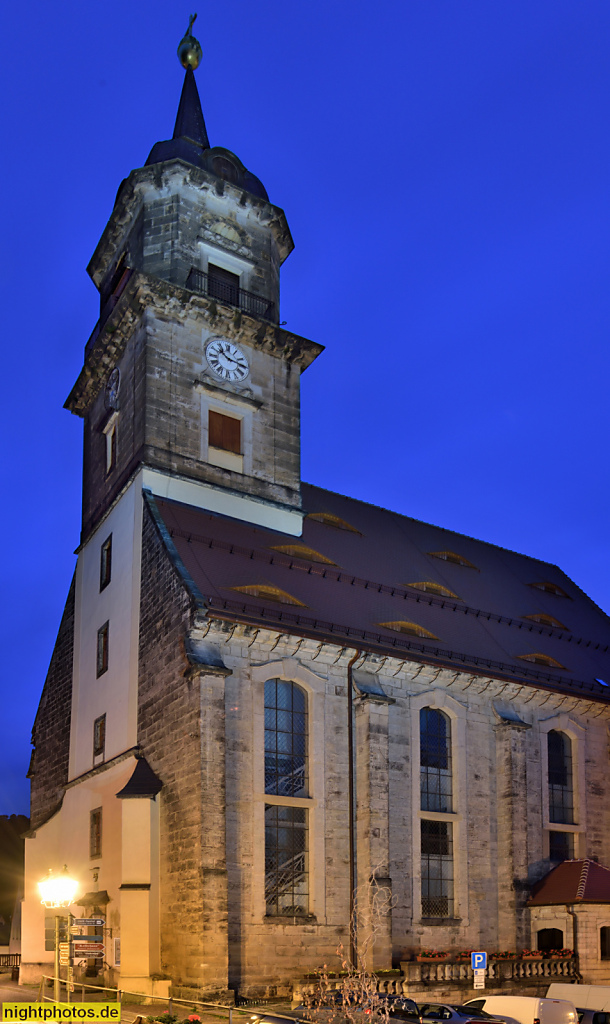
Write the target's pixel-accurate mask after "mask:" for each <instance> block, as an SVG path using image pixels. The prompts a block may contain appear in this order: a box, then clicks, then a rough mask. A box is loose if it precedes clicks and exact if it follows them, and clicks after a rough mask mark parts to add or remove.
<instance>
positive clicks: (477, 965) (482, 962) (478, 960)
mask: <svg viewBox="0 0 610 1024" xmlns="http://www.w3.org/2000/svg"><path fill="white" fill-rule="evenodd" d="M470 962H471V964H472V969H473V971H481V970H483V971H484V970H486V968H487V953H471V954H470Z"/></svg>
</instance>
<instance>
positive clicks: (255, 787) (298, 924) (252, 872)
mask: <svg viewBox="0 0 610 1024" xmlns="http://www.w3.org/2000/svg"><path fill="white" fill-rule="evenodd" d="M208 639H209V640H210V641H211V642H214V643H217V644H218V646H219V649H220V650H221V654H222V660H223V662H224V663H225V664H226V665H227V667H229V668H230V669H231V671H232V675H231V676H229V677H228V678H227V680H226V744H227V775H226V799H227V812H226V822H227V868H228V872H229V886H228V894H229V939H230V942H229V972H230V978H231V984H232V986H233V987H235V988H236V989H239V992H240V993H241V994H243V995H250V996H252V997H261V996H265V995H266V996H274V995H282V994H287V993H289V992H290V991H295V990H297V989H298V985H299V979H302V977H303V974H304V973H306V972H307V971H313V970H315V969H316V968H317V967H319V966H320V965H321V964H324V963H326V964H328V965H330V967H331V968H332V967H333V966H334V967H336V966H337V965H338V963H339V960H338V958H337V951H338V950H340V947H341V945H342V946H343V949H344V950H345V949H346V948H348V944H349V892H348V873H349V842H348V827H347V826H348V816H347V806H348V792H347V786H348V773H347V728H346V722H347V719H346V714H347V706H346V694H347V691H346V672H347V662H348V660H349V657H350V656H351V654H352V653H353V652H352V651H350V650H347V651H345V650H343V651H342V650H341V649H338V648H337V647H334V646H333V645H330V644H328V645H323V646H322V647H321V646H320V644H319V643H317V642H316V641H313V640H311V641H309V640H303V639H299V638H297V637H293V638H291V637H287V636H285V635H283V636H278V634H277V633H275V632H273V631H272V630H265V629H259V630H257V629H254V628H252V627H248V626H237V627H236V626H235V625H234V624H230V623H225V624H220V623H215V624H213V628H212V629H211V630H210V633H209V634H208ZM358 667H360V666H358ZM364 668H365V670H366V671H367V672H373V673H375V674H376V677H377V679H378V681H379V683H380V684H381V686H382V688H383V690H384V691H385V693H386V694H387V695H388V696H389V697H391V698H393V699H394V701H395V703H394V704H392V705H391V706H390V707H389V709H388V741H387V746H386V748H385V751H387V752H385V751H382V747H379V749H377V746H378V745H377V744H376V741H375V736H376V733H371V743H372V745H371V748H370V751H369V754H368V763H369V767H368V768H367V764H366V763H365V762H364V761H362V763H358V758H359V757H360V756H361V751H360V750H359V749H357V750H356V761H357V764H356V770H357V772H360V776H359V778H360V780H361V784H360V782H359V798H360V799H362V798H363V796H362V794H364V793H366V794H368V795H367V799H368V800H370V801H371V805H372V806H375V807H383V806H384V805H387V806H388V807H389V852H390V857H389V866H388V872H389V873H388V878H389V884H391V888H392V893H393V896H394V903H395V905H394V909H393V912H392V942H391V951H390V953H391V963H392V964H393V965H394V966H395V967H397V966H398V965H399V964H400V962H401V961H403V962H404V961H408V960H409V959H410V958H411V957H413V956H414V955H415V954H416V953H417V952H418V951H419V950H421V949H445V950H448V951H450V952H451V951H453V952H457V951H458V950H463V949H486V950H488V951H490V952H491V951H496V950H499V949H505V948H516V949H520V948H527V947H529V946H530V945H531V944H535V941H536V935H535V932H536V927H535V926H532V923H531V912H530V910H529V908H527V906H526V900H527V895H528V891H529V885H531V884H532V883H533V882H534V881H536V880H537V879H538V878H540V877H541V876H542V875H544V874H545V873H546V872H548V871H549V870H550V868H551V867H552V864H551V862H550V861H549V860H548V835H546V832H547V829H546V826H545V822H544V815H543V805H544V794H545V789H546V786H547V780H546V776H545V774H544V770H543V759H542V751H543V750H544V745H545V743H546V733H545V730H548V728H553V727H555V728H564V727H565V728H566V729H568V730H570V729H571V730H572V731H573V733H574V735H575V736H578V735H580V737H581V739H579V740H578V741H577V740H575V741H574V744H575V745H574V758H575V764H576V762H577V764H576V768H575V785H576V786H577V787H578V786H580V781H579V779H580V778H581V775H580V774H579V772H580V769H581V768H582V767H584V779H585V783H584V788H585V789H586V801H583V800H581V807H582V813H583V816H582V817H580V818H579V820H578V822H577V827H578V830H579V838H578V850H579V855H580V856H585V855H587V853H590V852H591V851H592V850H593V849H597V848H599V849H603V850H608V849H609V848H610V824H609V815H608V806H607V804H608V798H607V796H606V795H605V793H603V792H602V787H601V786H599V785H598V782H597V780H598V779H599V778H601V777H603V771H604V770H605V765H606V762H607V724H606V721H607V717H608V709H607V708H605V707H603V706H601V705H598V706H595V705H592V704H591V702H590V701H586V700H580V699H579V698H577V697H574V698H570V699H569V700H568V701H566V700H565V697H563V696H561V695H559V694H549V692H548V691H542V690H536V689H535V688H534V687H527V688H524V687H522V686H520V685H519V684H516V683H515V684H512V683H510V684H507V683H505V682H500V681H495V680H491V679H489V678H483V677H477V676H472V675H469V674H467V673H456V672H449V671H446V670H439V669H438V668H435V667H433V666H421V665H417V664H415V663H409V662H404V663H402V664H400V663H399V662H398V661H395V660H394V659H386V660H385V661H384V660H383V659H381V658H376V657H375V656H373V655H370V656H368V658H367V659H366V664H365V666H364ZM274 675H276V676H277V677H280V678H288V679H293V680H294V681H295V682H297V683H298V684H299V685H301V686H304V687H305V688H306V689H307V691H308V694H309V696H308V700H309V706H310V714H311V716H312V718H311V730H312V737H311V742H312V747H311V769H312V788H311V791H310V800H311V802H310V803H309V804H307V805H306V806H307V807H308V821H309V851H310V852H309V868H310V878H309V887H310V888H309V891H310V910H311V916H310V918H309V919H308V920H302V921H299V920H295V919H291V920H286V919H282V918H272V917H268V916H267V915H266V908H265V900H264V817H263V812H264V804H265V802H266V799H267V798H266V797H265V793H264V782H263V770H262V766H263V754H262V751H263V731H262V725H261V724H260V719H261V715H262V704H263V683H264V679H265V678H272V677H273V676H274ZM355 703H356V705H357V701H356V702H355ZM423 706H436V707H441V708H443V710H444V712H445V713H446V714H448V715H449V716H450V718H451V727H452V736H453V757H454V812H455V813H454V815H453V816H452V819H451V820H452V823H453V830H454V831H453V834H454V838H455V842H454V851H453V852H454V868H455V900H456V903H455V907H456V909H455V914H454V918H453V919H452V920H445V919H442V920H439V921H438V922H433V921H431V920H430V919H425V918H422V916H421V898H420V893H421V866H420V849H419V822H420V819H421V817H422V815H423V816H424V817H425V816H426V815H425V813H423V812H420V810H419V768H418V760H417V759H418V753H417V751H418V732H417V730H418V722H419V708H421V707H423ZM519 723H522V725H520V724H519ZM362 749H363V750H364V747H363V748H362ZM382 754H383V758H386V760H387V767H384V766H383V765H382V764H381V763H379V758H380V757H381V756H382ZM583 762H584V766H583ZM367 772H368V775H367ZM582 795H583V796H584V794H582ZM386 802H387V803H386ZM585 803H586V813H585ZM302 806H303V805H302ZM357 813H360V812H359V810H358V808H357ZM367 820H368V819H367V817H366V814H364V815H360V817H359V821H361V823H362V828H359V832H358V842H359V848H358V860H359V861H360V864H361V866H364V865H365V864H366V863H367V861H369V862H370V858H371V854H370V850H371V845H372V844H375V843H378V842H379V840H380V838H382V836H383V829H382V828H381V827H380V826H379V823H375V822H373V820H372V819H371V821H370V822H369V823H368V824H367ZM545 835H546V838H545ZM545 850H546V851H547V852H546V854H545V852H544V851H545ZM378 859H379V858H378ZM600 861H601V862H602V863H605V862H606V861H607V855H606V856H603V855H602V856H600ZM364 873H365V874H366V871H365V872H364ZM583 934H584V933H583ZM589 945H591V942H589ZM380 952H381V949H380ZM389 959H390V958H389ZM391 963H389V962H388V963H387V964H386V965H385V966H388V967H389V966H391ZM379 966H381V964H380V965H379Z"/></svg>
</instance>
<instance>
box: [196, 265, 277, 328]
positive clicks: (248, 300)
mask: <svg viewBox="0 0 610 1024" xmlns="http://www.w3.org/2000/svg"><path fill="white" fill-rule="evenodd" d="M186 287H187V288H188V290H189V291H191V292H199V294H200V295H207V296H208V298H210V299H218V301H219V302H225V303H226V304H227V305H228V306H236V307H237V309H241V310H243V312H244V313H249V314H250V315H251V316H256V317H259V318H260V319H261V320H271V321H272V323H277V313H276V308H275V302H270V301H269V299H265V298H263V296H262V295H254V293H253V292H247V291H246V290H245V288H238V287H237V285H234V284H232V283H231V282H228V281H222V280H221V279H220V278H218V277H214V276H213V275H212V274H208V273H206V272H205V270H199V269H198V267H191V269H190V272H189V276H188V277H187V279H186Z"/></svg>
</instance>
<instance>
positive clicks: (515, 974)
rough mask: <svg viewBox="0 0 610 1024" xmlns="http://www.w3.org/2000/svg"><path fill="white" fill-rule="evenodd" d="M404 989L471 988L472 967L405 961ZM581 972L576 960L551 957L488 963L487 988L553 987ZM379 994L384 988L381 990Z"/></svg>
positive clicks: (454, 962)
mask: <svg viewBox="0 0 610 1024" xmlns="http://www.w3.org/2000/svg"><path fill="white" fill-rule="evenodd" d="M400 967H401V970H402V973H403V975H404V978H403V990H405V994H406V989H405V986H407V987H410V986H412V985H424V986H428V985H437V984H442V985H445V984H447V982H450V983H451V984H452V985H462V986H464V987H465V988H472V984H473V975H472V967H471V966H470V963H469V962H468V961H467V960H429V961H421V962H416V963H414V962H412V961H403V962H402V963H401V965H400ZM577 973H578V968H577V960H576V957H566V958H559V957H549V958H548V959H546V958H540V959H538V958H536V959H531V960H529V959H527V960H526V959H523V960H522V959H514V960H489V961H488V964H487V977H486V979H485V981H486V987H487V988H498V987H502V988H503V987H505V986H506V985H507V983H510V984H516V985H522V984H525V985H530V986H531V985H532V984H535V983H536V982H541V983H546V984H550V983H551V981H554V980H555V979H561V980H562V981H563V980H566V981H568V982H569V981H571V980H572V979H574V977H575V975H576V974H577ZM380 991H383V989H381V988H380Z"/></svg>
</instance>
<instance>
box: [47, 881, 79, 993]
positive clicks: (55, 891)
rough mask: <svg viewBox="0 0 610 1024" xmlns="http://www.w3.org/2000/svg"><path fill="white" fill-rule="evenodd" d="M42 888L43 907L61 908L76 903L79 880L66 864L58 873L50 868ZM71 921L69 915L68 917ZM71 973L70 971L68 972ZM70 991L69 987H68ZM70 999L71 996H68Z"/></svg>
mask: <svg viewBox="0 0 610 1024" xmlns="http://www.w3.org/2000/svg"><path fill="white" fill-rule="evenodd" d="M38 888H39V890H40V896H41V900H40V902H41V903H42V905H43V907H50V908H56V909H57V908H59V907H69V906H70V904H71V903H74V897H75V896H76V890H77V889H78V882H77V881H76V880H75V879H74V878H70V875H69V873H68V868H67V866H66V865H65V864H64V869H63V871H62V872H61V873H60V874H59V875H56V874H54V873H53V871H52V869H49V873H48V875H47V876H46V878H43V879H41V881H40V882H39V883H38ZM60 917H61V915H60V914H56V916H55V971H54V975H55V977H54V979H53V998H54V1000H55V1002H56V1003H58V1002H59V996H60V985H59V921H60ZM68 922H69V917H68ZM69 941H70V935H69V934H68V942H69ZM68 974H69V972H68ZM68 991H69V989H68ZM68 1000H69V996H68Z"/></svg>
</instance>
